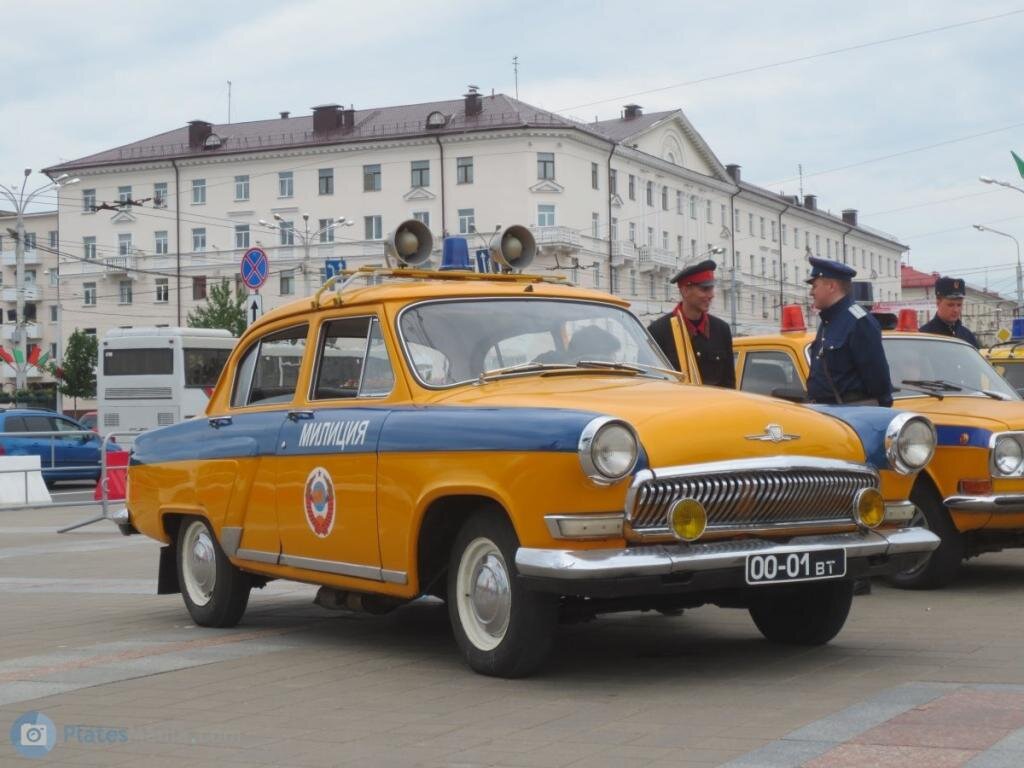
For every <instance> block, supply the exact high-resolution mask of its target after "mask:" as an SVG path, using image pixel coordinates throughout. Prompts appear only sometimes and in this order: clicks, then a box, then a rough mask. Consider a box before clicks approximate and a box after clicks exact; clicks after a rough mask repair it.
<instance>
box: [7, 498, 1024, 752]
mask: <svg viewBox="0 0 1024 768" xmlns="http://www.w3.org/2000/svg"><path fill="white" fill-rule="evenodd" d="M89 514H90V513H89V511H87V510H75V509H64V510H51V511H47V512H43V511H36V512H25V511H17V512H15V511H0V617H2V618H0V722H2V723H3V730H4V731H5V732H6V731H7V730H8V729H9V728H11V727H12V726H13V725H14V724H15V721H16V720H17V719H18V718H19V717H20V716H21V715H23V714H25V713H27V712H32V711H38V712H40V713H42V714H44V715H46V716H47V717H48V718H49V719H50V720H51V721H52V722H53V724H54V731H55V733H56V744H55V746H54V748H53V749H52V750H51V751H50V752H49V753H48V754H47V755H45V756H44V757H42V758H39V759H28V758H23V757H19V756H18V754H17V753H16V751H15V750H14V747H13V746H12V743H11V741H10V739H8V738H6V737H0V741H2V743H0V765H2V766H7V765H31V764H44V765H69V766H70V765H75V766H82V765H103V766H120V765H125V766H128V765H132V766H135V765H138V766H147V768H148V767H149V766H154V767H156V768H159V766H184V765H188V766H207V765H209V766H241V765H254V766H275V765H280V766H335V765H339V766H349V765H352V766H357V765H358V766H364V765H366V766H425V767H429V766H510V767H511V766H516V767H522V768H527V767H529V766H536V767H537V768H558V767H559V766H577V767H578V768H602V767H603V766H616V767H618V766H664V767H666V768H667V767H668V766H674V767H686V766H712V765H722V764H726V765H730V766H743V767H744V768H750V767H751V766H773V767H774V766H778V767H779V768H781V767H782V766H797V765H807V766H813V768H828V767H830V766H866V765H880V766H881V765H884V766H894V765H901V764H906V765H929V766H954V765H968V766H972V767H974V768H978V767H982V768H989V767H995V766H1011V765H1012V766H1020V765H1022V764H1024V643H1022V642H1021V637H1022V636H1024V607H1022V601H1021V599H1020V596H1021V593H1022V589H1024V552H1009V553H1001V554H996V555H987V556H985V557H983V558H981V559H979V560H975V561H972V562H971V563H970V564H969V565H968V566H967V568H966V570H965V572H964V575H963V578H962V579H961V580H960V581H959V582H958V583H957V584H956V585H955V586H954V587H953V588H951V589H947V590H945V591H942V592H899V591H896V590H892V589H889V588H888V587H886V586H884V585H882V584H877V583H876V584H875V588H874V592H873V594H871V595H868V596H864V597H858V598H857V599H856V601H855V603H854V608H853V612H852V614H851V617H850V620H849V622H848V623H847V625H846V628H845V629H844V631H843V632H842V633H841V634H840V635H839V637H838V638H837V639H836V640H835V641H834V642H833V643H831V644H830V645H828V646H825V647H822V648H810V649H807V648H787V647H779V646H773V645H771V644H769V643H766V642H764V641H763V640H762V639H761V637H760V635H759V634H758V633H757V631H756V630H755V628H754V626H753V624H752V622H751V621H750V619H749V617H748V616H747V614H746V612H742V611H735V610H732V611H730V610H722V609H718V608H713V607H709V608H701V609H699V610H694V611H687V612H686V613H685V614H684V615H682V616H679V617H666V616H662V615H660V614H641V613H630V614H622V615H615V616H609V617H602V618H600V619H598V620H596V621H593V622H589V623H586V624H579V625H572V626H565V627H562V628H560V630H559V633H558V638H557V644H556V648H555V652H554V654H553V656H552V659H551V662H550V664H549V665H548V666H547V668H546V669H545V670H544V671H543V672H542V673H540V674H538V675H536V676H534V677H532V678H530V679H527V680H517V681H507V680H495V679H490V678H485V677H480V676H478V675H474V674H473V673H471V672H469V671H468V669H467V668H466V667H465V666H464V665H463V664H462V661H461V659H460V657H459V655H458V653H457V651H456V649H455V645H454V642H453V640H452V637H451V632H450V630H449V628H448V622H447V615H446V612H445V609H444V607H443V606H442V605H440V604H436V603H428V602H420V603H416V604H413V605H410V606H407V607H405V608H403V609H401V610H398V611H396V612H394V613H392V614H390V615H388V616H384V617H369V616H362V615H355V614H347V613H332V612H326V611H324V610H322V609H320V608H318V607H316V606H314V605H312V598H313V594H314V591H315V590H314V588H312V587H309V586H305V585H297V584H290V583H278V582H275V583H272V584H271V585H269V586H268V587H267V588H266V589H264V590H261V591H257V592H254V594H253V598H252V601H251V602H250V607H249V610H248V612H247V613H246V616H245V618H244V619H243V622H242V624H241V625H240V626H239V627H237V628H236V629H232V630H207V629H201V628H197V627H195V626H193V625H192V624H191V622H190V621H189V619H188V615H187V613H186V611H185V608H184V606H183V604H182V602H181V598H180V596H178V595H170V596H157V595H156V594H155V585H156V578H155V577H156V562H157V560H156V558H157V545H156V544H155V543H153V542H150V541H148V540H146V539H143V538H142V537H138V536H133V537H130V538H125V537H122V536H120V534H118V533H117V532H116V530H115V529H114V527H113V526H112V525H110V524H108V523H100V524H97V525H93V526H90V527H88V528H84V529H81V530H79V531H75V532H73V533H69V534H64V535H58V534H56V533H55V532H54V531H55V529H56V528H57V527H59V526H60V525H63V524H66V523H67V522H70V521H72V520H75V519H79V518H83V517H88V516H89Z"/></svg>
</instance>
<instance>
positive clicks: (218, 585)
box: [177, 517, 252, 627]
mask: <svg viewBox="0 0 1024 768" xmlns="http://www.w3.org/2000/svg"><path fill="white" fill-rule="evenodd" d="M177 556H178V557H177V562H178V584H179V585H180V586H181V596H182V598H184V600H185V607H186V608H188V612H189V615H190V616H191V617H192V620H193V621H194V622H195V623H196V624H199V625H200V626H203V627H233V626H235V624H237V623H238V622H239V620H240V619H241V618H242V614H243V613H245V608H246V606H247V605H248V604H249V592H250V590H251V589H252V580H251V578H250V577H249V574H247V573H245V572H244V571H240V570H239V569H238V568H236V567H235V566H233V565H232V564H231V561H229V560H228V557H227V555H225V554H224V550H223V549H221V547H220V544H218V543H217V538H216V537H215V536H214V535H213V531H212V530H210V525H209V523H207V522H206V521H205V520H203V519H202V518H199V517H187V518H185V520H183V521H182V523H181V527H180V528H179V529H178V546H177Z"/></svg>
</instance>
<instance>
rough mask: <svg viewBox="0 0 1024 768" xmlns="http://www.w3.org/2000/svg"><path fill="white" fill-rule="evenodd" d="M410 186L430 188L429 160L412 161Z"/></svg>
mask: <svg viewBox="0 0 1024 768" xmlns="http://www.w3.org/2000/svg"><path fill="white" fill-rule="evenodd" d="M412 185H413V186H414V187H429V186H430V161H429V160H413V161H412Z"/></svg>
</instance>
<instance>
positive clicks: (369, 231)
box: [363, 216, 384, 240]
mask: <svg viewBox="0 0 1024 768" xmlns="http://www.w3.org/2000/svg"><path fill="white" fill-rule="evenodd" d="M383 236H384V235H383V223H382V220H381V217H380V216H364V217H363V237H364V239H366V240H380V239H381V238H382V237H383Z"/></svg>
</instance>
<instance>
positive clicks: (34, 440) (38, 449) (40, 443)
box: [21, 414, 58, 469]
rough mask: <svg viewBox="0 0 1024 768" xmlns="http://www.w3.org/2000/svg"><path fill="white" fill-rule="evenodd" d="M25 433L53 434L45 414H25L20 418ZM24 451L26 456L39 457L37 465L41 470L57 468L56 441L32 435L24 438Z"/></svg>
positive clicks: (44, 436) (52, 426) (51, 423)
mask: <svg viewBox="0 0 1024 768" xmlns="http://www.w3.org/2000/svg"><path fill="white" fill-rule="evenodd" d="M21 418H22V421H23V422H24V425H25V431H26V432H53V431H54V429H55V427H54V424H53V422H52V421H51V420H50V418H49V417H48V416H46V415H45V414H25V415H24V416H22V417H21ZM25 440H26V443H25V445H26V451H25V453H27V454H28V455H30V456H31V455H35V456H38V457H39V464H40V466H41V467H42V468H43V469H48V468H51V467H55V466H57V464H56V456H57V453H58V441H57V440H56V439H55V438H53V437H47V436H46V435H32V436H30V437H26V438H25Z"/></svg>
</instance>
